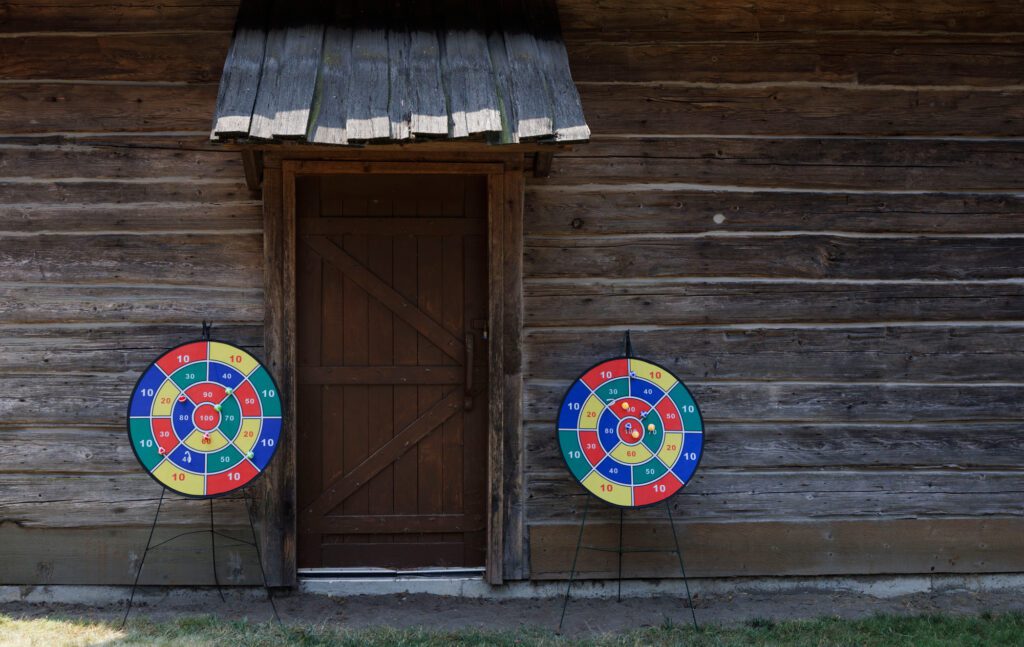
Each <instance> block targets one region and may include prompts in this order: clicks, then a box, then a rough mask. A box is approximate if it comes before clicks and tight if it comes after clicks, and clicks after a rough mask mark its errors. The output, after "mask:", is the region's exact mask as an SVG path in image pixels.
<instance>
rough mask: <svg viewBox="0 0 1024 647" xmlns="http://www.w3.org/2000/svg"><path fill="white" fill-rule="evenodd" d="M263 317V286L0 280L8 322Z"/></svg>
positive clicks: (166, 321)
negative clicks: (228, 287)
mask: <svg viewBox="0 0 1024 647" xmlns="http://www.w3.org/2000/svg"><path fill="white" fill-rule="evenodd" d="M196 304H202V314H201V315H200V318H202V317H206V318H207V319H211V320H213V321H214V322H216V323H220V324H222V325H223V324H226V323H228V322H261V321H263V290H262V289H250V290H221V289H217V288H216V287H206V286H205V285H203V286H201V287H191V286H187V285H177V286H171V287H168V286H163V285H155V286H154V285H136V286H132V285H119V286H110V285H101V286H90V285H81V284H78V285H46V284H40V283H27V282H26V283H15V284H7V285H0V309H2V312H3V317H2V319H0V321H2V322H3V323H4V324H5V325H11V324H33V325H39V324H78V325H81V324H88V325H96V324H100V323H116V322H133V323H153V324H162V325H176V324H188V325H190V326H194V325H195V322H196Z"/></svg>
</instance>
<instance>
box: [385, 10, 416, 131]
mask: <svg viewBox="0 0 1024 647" xmlns="http://www.w3.org/2000/svg"><path fill="white" fill-rule="evenodd" d="M387 42H388V84H389V85H388V121H389V122H390V126H389V127H390V129H391V139H393V140H397V141H402V140H405V139H409V137H410V136H411V135H412V131H411V130H410V122H411V119H412V109H413V106H414V105H415V104H414V103H413V102H412V101H413V97H414V93H415V90H414V89H413V88H412V87H411V82H410V78H409V66H410V62H411V58H412V56H413V54H412V42H411V38H410V34H409V31H408V30H407V29H389V30H388V31H387Z"/></svg>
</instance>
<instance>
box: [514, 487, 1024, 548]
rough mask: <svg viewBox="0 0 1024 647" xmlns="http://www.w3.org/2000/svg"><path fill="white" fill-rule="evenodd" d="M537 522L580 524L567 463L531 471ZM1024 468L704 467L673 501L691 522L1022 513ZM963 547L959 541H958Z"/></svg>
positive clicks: (649, 511) (593, 513)
mask: <svg viewBox="0 0 1024 647" xmlns="http://www.w3.org/2000/svg"><path fill="white" fill-rule="evenodd" d="M527 482H528V484H529V491H530V498H529V504H528V506H529V510H528V511H529V515H530V520H531V524H536V523H566V522H570V523H571V522H572V521H575V522H576V523H578V522H579V520H580V518H581V517H582V512H583V506H584V501H585V499H584V497H588V496H592V495H590V494H587V493H586V491H585V490H584V489H583V488H582V487H581V486H580V485H579V484H578V483H576V482H575V480H573V479H572V478H571V477H569V478H567V477H566V475H565V470H564V468H562V469H559V470H556V471H553V472H545V473H539V472H535V473H531V474H530V475H529V477H528V479H527ZM1022 491H1024V473H1021V472H1020V471H1019V470H1012V471H984V470H972V471H970V472H962V471H954V470H950V471H940V470H935V471H931V470H927V471H926V470H904V469H899V470H831V469H828V470H824V469H802V470H771V469H770V470H729V469H721V470H716V469H701V470H700V471H699V472H698V473H697V475H696V477H695V478H694V480H693V481H691V482H690V483H689V484H688V485H687V487H686V488H685V489H684V490H683V494H681V495H679V496H676V497H673V498H672V499H669V505H671V506H672V511H673V514H674V515H675V516H676V518H677V519H685V520H686V521H687V522H692V521H723V522H742V521H754V520H757V521H780V522H782V521H785V522H789V523H794V524H799V523H804V522H808V521H822V520H840V519H842V520H848V519H859V520H862V521H865V522H868V523H871V522H876V523H877V522H879V521H880V520H882V519H900V518H905V519H917V518H928V517H943V516H948V517H969V518H972V519H974V520H976V521H977V522H981V521H982V520H984V519H985V518H986V517H992V516H997V517H998V516H1019V515H1020V512H1021V503H1020V497H1021V492H1022ZM618 516H619V515H618V511H617V510H616V509H614V508H612V507H611V506H604V505H597V506H595V505H591V507H590V510H589V513H588V523H590V520H591V519H593V520H594V521H595V522H596V521H598V520H604V521H611V520H616V521H617V520H618ZM630 517H631V520H632V521H636V522H641V521H643V522H649V521H651V520H654V519H664V517H665V509H664V507H662V506H654V507H652V508H643V509H639V510H635V511H633V512H632V513H631V514H630ZM958 545H959V544H958Z"/></svg>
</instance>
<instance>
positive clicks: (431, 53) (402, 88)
mask: <svg viewBox="0 0 1024 647" xmlns="http://www.w3.org/2000/svg"><path fill="white" fill-rule="evenodd" d="M271 2H273V6H272V7H270V6H269V3H271ZM461 2H462V0H454V4H453V3H445V4H443V6H441V5H438V6H437V7H433V6H429V5H426V4H424V3H415V2H401V1H398V2H396V3H394V4H388V5H387V6H383V5H378V4H375V3H358V4H345V5H336V6H334V8H333V11H334V13H335V15H330V14H331V12H332V10H331V9H330V8H329V7H328V6H327V5H319V4H316V3H314V4H305V3H290V2H287V1H286V0H243V3H242V7H241V9H240V11H239V16H238V20H237V25H236V29H235V37H234V39H233V41H232V44H231V49H230V50H229V53H228V56H227V59H226V60H225V64H224V74H223V76H222V79H221V86H220V91H219V94H218V100H217V111H216V114H215V117H214V126H213V129H212V132H211V138H213V139H218V140H223V139H254V140H293V141H295V140H297V141H308V142H310V143H317V144H336V145H346V144H362V143H366V142H388V141H395V142H401V141H409V140H412V139H417V138H423V137H435V138H436V137H448V138H451V139H461V138H472V137H478V138H484V139H486V140H487V141H490V142H492V143H516V142H519V141H522V140H541V141H545V140H550V141H561V142H570V141H584V140H586V139H588V138H589V136H590V130H589V128H588V127H587V125H586V121H585V120H584V117H583V109H582V106H581V105H580V99H579V93H578V92H577V91H576V86H575V84H574V83H573V81H572V76H571V73H570V70H569V61H568V57H567V55H566V51H565V46H564V44H563V43H562V40H561V36H560V34H559V32H558V28H557V13H556V11H555V8H554V5H553V4H552V0H537V2H534V1H533V0H530V1H527V2H520V0H503V1H501V2H499V3H498V4H497V5H496V6H493V7H492V6H490V5H481V4H479V3H477V4H473V3H470V2H465V3H461ZM460 3H461V4H460ZM538 3H540V4H538ZM318 12H319V13H318Z"/></svg>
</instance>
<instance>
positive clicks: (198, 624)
mask: <svg viewBox="0 0 1024 647" xmlns="http://www.w3.org/2000/svg"><path fill="white" fill-rule="evenodd" d="M1021 644H1024V614H1021V613H1011V614H1004V615H991V614H982V615H981V616H950V615H932V616H918V617H893V616H876V617H874V618H868V619H864V620H839V619H833V618H826V619H819V620H802V621H788V622H774V621H771V620H766V619H758V620H753V621H750V622H748V623H747V624H745V625H743V626H739V627H730V628H722V627H706V628H702V629H701V630H700V631H694V630H693V629H692V628H690V627H681V626H677V625H672V624H671V623H666V624H665V625H663V626H661V627H657V628H648V629H642V630H638V631H633V632H630V633H627V634H621V635H614V636H597V637H588V638H562V637H559V636H555V635H554V634H553V633H552V632H551V631H550V630H541V629H529V630H522V631H516V632H511V631H503V632H476V631H458V632H443V631H426V630H398V629H372V630H360V631H345V630H340V629H337V628H332V627H326V626H294V625H290V626H284V627H280V626H277V625H274V624H266V623H261V624H254V623H247V622H244V621H223V620H218V619H216V618H214V617H212V616H199V617H189V618H181V619H179V620H176V621H173V622H159V623H154V622H148V621H141V620H140V621H133V622H130V623H129V624H128V627H127V628H126V629H125V630H124V631H120V630H118V628H117V624H116V623H115V624H112V623H105V622H95V621H90V620H81V619H74V618H56V617H51V618H44V619H39V618H31V619H28V618H26V619H22V618H17V617H13V616H9V615H3V614H0V645H3V646H4V647H8V646H10V647H29V646H32V647H36V646H38V647H65V646H72V645H74V646H79V645H80V646H86V645H90V646H93V645H96V646H100V645H102V646H107V645H110V646H113V645H147V646H148V645H156V646H168V647H169V646H172V645H173V646H174V647H207V646H215V645H216V646H218V647H219V646H221V645H230V646H232V647H234V646H237V647H278V646H280V645H300V646H303V647H321V646H323V647H327V646H331V647H333V646H344V647H348V646H352V647H355V646H359V647H364V646H365V647H376V646H381V647H383V646H385V645H386V646H388V647H406V646H408V647H413V646H417V647H420V646H422V647H442V646H443V647H450V646H465V647H476V646H481V645H488V646H490V645H494V646H495V647H506V646H507V647H512V646H521V645H538V646H542V647H562V646H568V645H580V646H586V647H641V646H648V645H686V646H688V647H689V646H694V647H703V646H709V647H710V646H715V647H718V646H727V645H740V646H744V647H746V646H758V647H760V646H765V647H768V646H772V647H774V646H776V645H797V646H807V647H811V646H813V647H820V646H832V645H835V646H843V647H846V646H860V645H863V646H864V647H870V646H875V645H877V646H885V647H899V646H904V645H905V646H907V647H910V646H913V647H929V646H933V645H934V646H939V645H950V646H953V645H956V646H957V647H960V646H970V645H979V646H980V645H985V646H989V645H1021Z"/></svg>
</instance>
